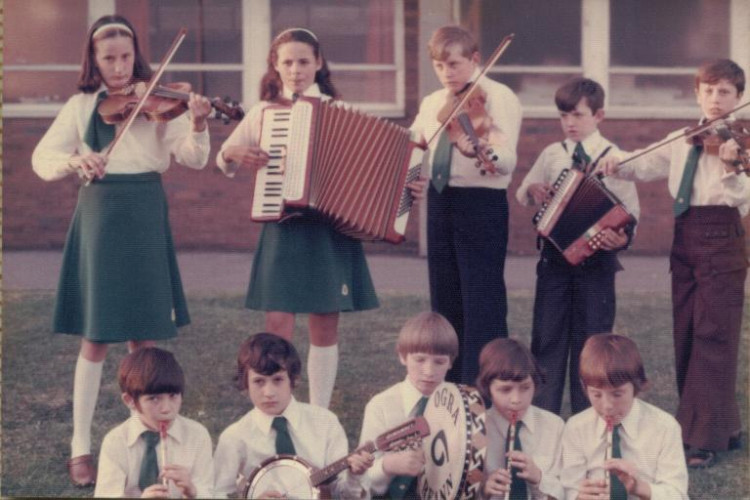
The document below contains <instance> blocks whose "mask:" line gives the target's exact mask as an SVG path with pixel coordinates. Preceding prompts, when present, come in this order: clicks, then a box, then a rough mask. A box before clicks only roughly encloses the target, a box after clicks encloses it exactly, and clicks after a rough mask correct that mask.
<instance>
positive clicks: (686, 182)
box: [672, 146, 703, 217]
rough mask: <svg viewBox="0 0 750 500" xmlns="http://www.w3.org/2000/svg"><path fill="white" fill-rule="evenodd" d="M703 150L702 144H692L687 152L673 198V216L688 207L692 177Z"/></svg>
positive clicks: (681, 212)
mask: <svg viewBox="0 0 750 500" xmlns="http://www.w3.org/2000/svg"><path fill="white" fill-rule="evenodd" d="M702 152H703V146H693V147H692V149H690V153H688V157H687V160H685V169H684V171H683V172H682V180H681V181H680V188H679V189H678V190H677V196H675V199H674V206H673V207H672V208H673V209H674V216H675V217H679V216H680V215H682V214H684V213H685V212H687V209H688V208H690V195H691V194H692V192H693V179H694V178H695V171H696V170H697V169H698V158H700V156H701V153H702Z"/></svg>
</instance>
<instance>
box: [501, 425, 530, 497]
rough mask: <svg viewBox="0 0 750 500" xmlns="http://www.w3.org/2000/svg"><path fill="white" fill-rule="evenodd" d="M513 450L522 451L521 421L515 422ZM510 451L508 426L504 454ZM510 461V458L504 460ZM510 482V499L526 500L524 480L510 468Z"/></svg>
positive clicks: (514, 469) (516, 470)
mask: <svg viewBox="0 0 750 500" xmlns="http://www.w3.org/2000/svg"><path fill="white" fill-rule="evenodd" d="M513 449H514V450H516V451H523V449H522V448H521V421H520V420H519V421H518V422H516V438H515V439H514V440H513ZM508 451H510V425H509V426H508V436H507V438H506V440H505V453H508ZM506 460H510V458H506ZM510 474H511V481H510V498H511V500H526V499H527V498H528V493H527V492H526V480H525V479H523V478H522V477H518V469H517V468H516V467H512V468H511V470H510Z"/></svg>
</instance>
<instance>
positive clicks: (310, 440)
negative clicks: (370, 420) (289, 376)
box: [214, 398, 364, 498]
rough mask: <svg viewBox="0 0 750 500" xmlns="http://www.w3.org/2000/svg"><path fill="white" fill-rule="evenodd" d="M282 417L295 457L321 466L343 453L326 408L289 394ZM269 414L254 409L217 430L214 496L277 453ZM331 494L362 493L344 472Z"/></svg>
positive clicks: (342, 440) (342, 437) (343, 442)
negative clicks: (298, 399)
mask: <svg viewBox="0 0 750 500" xmlns="http://www.w3.org/2000/svg"><path fill="white" fill-rule="evenodd" d="M282 416H283V417H286V419H287V427H288V429H289V435H290V436H291V438H292V443H294V450H295V452H296V454H297V456H299V457H300V458H303V459H305V460H307V461H308V462H309V463H310V464H311V465H313V466H314V467H316V468H322V467H325V466H326V465H328V464H330V463H332V462H335V461H337V460H339V459H341V458H344V457H345V456H347V455H348V453H349V450H348V446H349V445H348V442H347V439H346V434H345V432H344V428H343V427H342V426H341V424H340V423H339V419H338V418H337V417H336V415H334V414H333V413H332V412H330V411H328V410H327V409H325V408H321V407H319V406H315V405H310V404H307V403H300V402H298V401H297V400H296V399H294V398H292V400H291V401H290V402H289V405H288V406H287V407H286V409H285V410H284V412H283V413H282ZM274 417H275V415H267V414H265V413H263V412H262V411H260V410H259V409H257V408H254V409H252V410H250V411H249V412H248V413H246V414H245V415H244V416H243V417H242V418H241V419H239V420H238V421H237V422H235V423H233V424H232V425H230V426H229V427H227V428H226V429H225V430H224V432H222V433H221V436H220V437H219V443H218V444H217V445H216V453H215V454H214V472H215V483H214V493H215V495H216V496H217V497H221V498H225V497H227V495H229V494H232V493H235V492H236V491H237V485H238V481H241V480H242V479H243V478H247V477H249V476H250V474H251V473H252V472H253V470H254V469H255V468H256V467H258V466H259V465H260V463H261V462H263V460H265V459H267V458H269V457H272V456H273V455H275V454H276V431H275V430H273V429H272V428H271V424H272V423H273V419H274ZM333 494H334V496H336V497H341V498H360V497H361V496H362V495H363V494H364V491H363V489H362V487H361V485H360V483H359V480H358V479H357V477H356V476H353V475H351V474H349V472H348V470H347V471H345V472H342V473H341V474H339V476H338V478H337V479H336V481H335V483H334V486H333Z"/></svg>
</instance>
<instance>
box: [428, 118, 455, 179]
mask: <svg viewBox="0 0 750 500" xmlns="http://www.w3.org/2000/svg"><path fill="white" fill-rule="evenodd" d="M452 146H453V145H452V144H451V141H450V139H448V132H446V131H445V130H443V131H442V132H441V133H440V138H439V139H438V143H437V147H436V148H435V154H434V155H433V156H432V185H433V186H435V190H436V191H437V192H438V193H441V192H442V191H443V189H445V186H447V185H448V179H450V177H451V157H452V154H453V147H452Z"/></svg>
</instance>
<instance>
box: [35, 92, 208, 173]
mask: <svg viewBox="0 0 750 500" xmlns="http://www.w3.org/2000/svg"><path fill="white" fill-rule="evenodd" d="M100 90H101V89H100ZM97 94H98V92H94V93H91V94H84V93H80V94H76V95H74V96H73V97H71V98H70V99H68V102H66V103H65V105H64V106H63V108H62V109H61V110H60V113H59V114H58V115H57V118H55V120H54V121H53V122H52V125H51V126H50V128H49V130H47V132H46V133H45V134H44V137H42V140H41V141H39V144H37V146H36V148H35V149H34V153H33V154H32V156H31V163H32V165H33V167H34V172H36V174H37V175H38V176H39V177H41V178H42V179H44V180H46V181H52V180H57V179H62V178H63V177H65V176H66V175H68V174H70V173H72V172H73V171H74V169H72V168H71V167H70V166H69V165H68V161H69V160H70V157H71V156H72V155H74V154H80V155H83V154H87V153H90V152H91V148H90V147H89V146H88V145H87V144H85V143H84V142H83V137H84V135H85V134H86V129H87V128H88V125H89V120H90V119H91V113H92V112H93V111H94V106H95V105H96V95H97ZM210 150H211V144H210V141H209V137H208V126H206V129H205V130H204V131H203V132H193V131H192V122H191V121H190V118H189V112H186V113H184V114H183V115H181V116H178V117H177V118H175V119H173V120H170V121H168V122H164V123H157V122H149V121H147V120H146V119H145V118H143V117H138V118H136V120H135V121H134V122H133V125H132V126H131V127H130V130H128V132H127V133H126V134H125V135H124V136H123V137H122V140H121V141H120V143H119V144H118V145H117V147H116V148H115V149H114V150H113V151H112V155H111V156H110V157H109V161H108V162H107V166H106V169H107V173H110V174H138V173H143V172H152V171H153V172H160V173H161V172H165V171H166V170H167V169H168V168H169V163H170V154H171V155H174V157H175V160H176V161H177V162H178V163H180V164H181V165H184V166H186V167H190V168H195V169H201V168H203V167H205V166H206V163H208V155H209V153H210Z"/></svg>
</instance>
